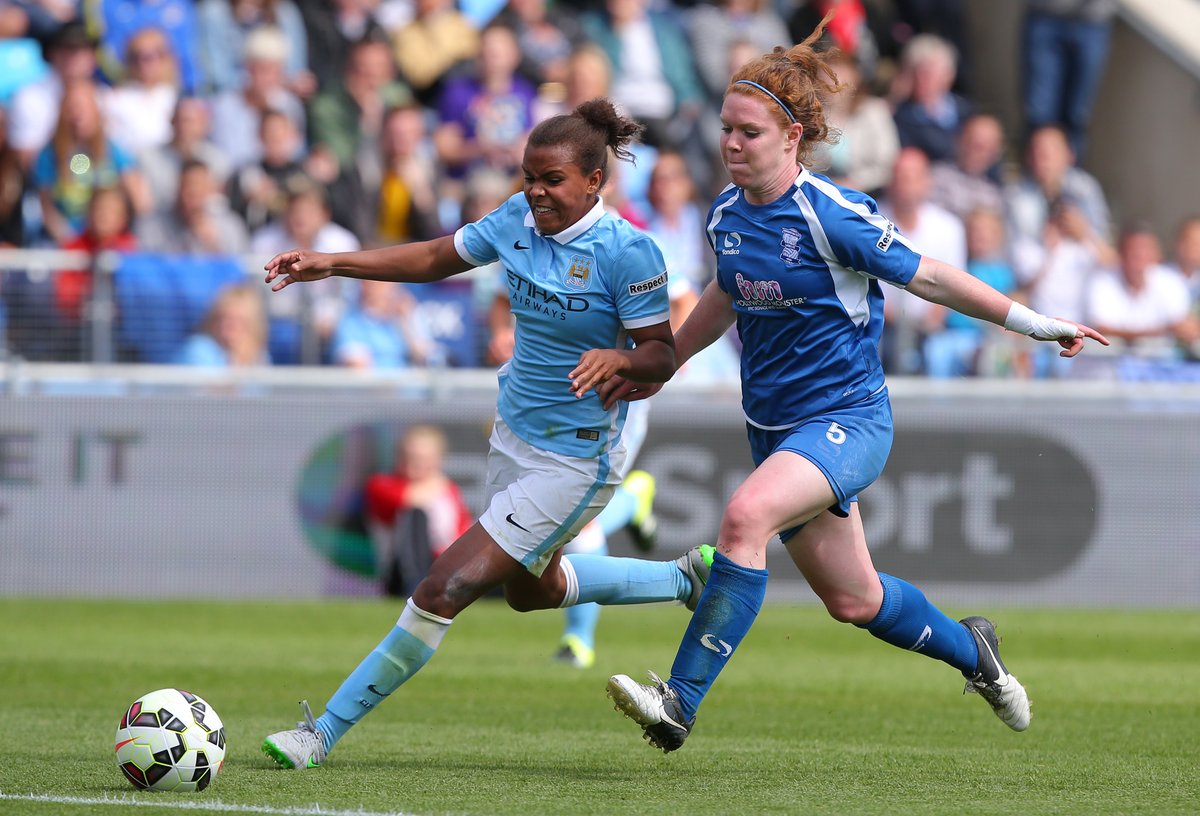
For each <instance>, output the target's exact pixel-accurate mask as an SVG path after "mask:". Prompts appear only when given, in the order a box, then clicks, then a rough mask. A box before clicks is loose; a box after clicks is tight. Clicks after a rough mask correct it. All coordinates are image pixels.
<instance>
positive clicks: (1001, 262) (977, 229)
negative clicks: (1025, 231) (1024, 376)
mask: <svg viewBox="0 0 1200 816" xmlns="http://www.w3.org/2000/svg"><path fill="white" fill-rule="evenodd" d="M965 227H966V240H967V266H966V269H967V271H968V272H969V273H971V275H973V276H974V277H976V278H978V279H979V280H981V281H983V282H984V283H986V284H987V285H989V286H991V287H992V288H993V289H995V290H996V291H998V292H1000V293H1002V294H1005V295H1008V296H1009V297H1013V296H1014V295H1015V294H1016V291H1017V277H1016V273H1015V272H1014V271H1013V268H1012V265H1011V264H1010V263H1009V262H1008V260H1007V258H1006V257H1005V251H1004V249H1005V247H1004V214H1003V212H1002V211H1001V210H998V209H992V210H988V209H979V210H974V211H972V212H970V213H968V214H967V218H966V222H965ZM933 312H934V313H933V314H932V315H931V320H930V324H931V326H932V325H937V326H938V327H937V328H936V329H935V330H933V331H931V332H930V334H929V335H928V336H927V337H926V338H925V349H924V351H925V366H926V372H927V373H928V374H929V376H930V377H935V378H943V379H944V378H948V377H965V376H969V375H974V374H979V373H981V371H980V369H981V364H982V361H981V359H980V358H981V356H982V353H983V351H984V347H985V343H988V342H989V341H990V343H991V345H992V346H999V345H1002V344H1003V343H1004V340H1003V338H1004V332H1003V331H1002V330H1000V329H999V328H998V327H996V326H994V325H992V324H991V323H987V322H986V321H983V320H977V319H975V318H972V317H967V316H966V315H964V314H962V313H961V312H956V311H954V310H953V309H947V308H945V307H944V306H935V307H933ZM1013 336H1015V335H1013ZM1002 353H1003V354H1004V356H1005V357H1006V358H1008V359H1010V360H1011V359H1014V354H1013V353H1010V351H1009V350H1008V349H1004V350H1003V352H1002ZM1000 356H1001V355H1000V354H998V353H994V354H993V355H992V357H993V361H992V362H991V365H990V366H989V370H988V371H987V373H989V374H995V373H998V371H999V370H1000V369H1001V367H1002V362H1001V360H999V359H998V358H999V357H1000ZM1004 367H1006V368H1011V367H1012V366H1004ZM1016 367H1017V368H1019V369H1020V370H1022V371H1023V370H1024V368H1022V367H1021V366H1020V365H1019V363H1018V365H1017V366H1016Z"/></svg>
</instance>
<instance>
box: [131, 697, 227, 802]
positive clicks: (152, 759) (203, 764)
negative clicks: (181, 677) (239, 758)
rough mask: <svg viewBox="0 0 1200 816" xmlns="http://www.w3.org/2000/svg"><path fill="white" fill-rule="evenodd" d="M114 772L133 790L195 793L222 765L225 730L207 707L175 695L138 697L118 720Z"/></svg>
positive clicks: (201, 702) (201, 703) (219, 719)
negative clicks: (123, 777) (127, 782)
mask: <svg viewBox="0 0 1200 816" xmlns="http://www.w3.org/2000/svg"><path fill="white" fill-rule="evenodd" d="M116 752H117V766H118V767H119V768H120V769H121V771H122V773H124V774H125V778H126V779H128V780H129V781H130V782H131V783H133V786H134V787H135V788H140V789H143V790H147V789H148V790H156V791H199V790H204V789H205V788H207V787H208V786H209V785H210V784H211V783H212V781H213V779H215V778H216V776H217V774H218V773H219V772H220V770H221V765H222V764H224V762H225V727H224V726H223V725H222V724H221V718H220V717H218V716H217V712H215V711H213V708H212V706H210V705H209V704H208V703H207V702H205V701H204V700H203V699H201V698H200V697H198V696H196V695H195V694H192V693H191V692H188V691H181V690H180V689H173V688H167V689H159V690H158V691H152V692H150V693H149V694H143V695H142V696H141V697H139V698H138V699H137V700H134V702H133V705H131V706H129V708H128V709H127V710H126V711H125V715H124V716H123V717H121V724H120V725H118V726H117V738H116Z"/></svg>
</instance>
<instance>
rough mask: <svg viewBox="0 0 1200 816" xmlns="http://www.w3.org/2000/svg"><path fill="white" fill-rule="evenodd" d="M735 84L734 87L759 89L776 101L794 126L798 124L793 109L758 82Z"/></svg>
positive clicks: (742, 80)
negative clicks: (747, 86)
mask: <svg viewBox="0 0 1200 816" xmlns="http://www.w3.org/2000/svg"><path fill="white" fill-rule="evenodd" d="M733 84H734V85H749V86H750V87H751V88H758V89H759V90H760V91H762V92H763V93H765V94H766V95H767V96H769V97H771V98H772V99H774V100H775V104H777V105H778V106H779V107H781V108H783V112H784V113H786V114H787V118H788V119H791V120H792V124H796V116H795V114H793V113H792V111H791V109H790V108H788V106H787V105H785V104H783V100H782V99H780V98H779V97H778V96H776V95H775V94H773V93H771V92H770V91H768V90H767V89H766V88H764V87H763V86H762V85H759V84H758V83H757V82H751V81H750V80H748V79H739V80H738V81H737V82H735V83H733Z"/></svg>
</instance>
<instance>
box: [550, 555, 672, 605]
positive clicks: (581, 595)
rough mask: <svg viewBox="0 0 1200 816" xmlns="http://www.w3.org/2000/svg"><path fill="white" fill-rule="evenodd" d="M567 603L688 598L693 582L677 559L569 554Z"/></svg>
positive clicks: (566, 562) (564, 562)
mask: <svg viewBox="0 0 1200 816" xmlns="http://www.w3.org/2000/svg"><path fill="white" fill-rule="evenodd" d="M562 566H563V572H564V573H565V574H566V576H567V597H566V598H565V599H564V600H563V603H562V605H563V606H573V605H575V604H585V603H590V602H593V601H594V602H596V603H601V604H606V605H610V606H612V605H619V604H640V603H653V602H655V601H685V600H687V599H688V597H689V596H690V595H691V594H692V582H691V581H690V580H689V579H688V577H687V576H686V575H684V574H683V570H681V569H679V567H678V566H676V564H675V562H674V561H643V560H642V559H640V558H613V557H612V556H608V555H591V554H588V555H568V556H565V557H564V558H563V560H562Z"/></svg>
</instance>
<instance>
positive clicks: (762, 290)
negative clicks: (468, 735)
mask: <svg viewBox="0 0 1200 816" xmlns="http://www.w3.org/2000/svg"><path fill="white" fill-rule="evenodd" d="M821 28H823V25H822V26H821ZM820 30H821V29H818V31H817V32H816V33H815V34H814V35H813V37H812V38H810V39H809V40H807V41H805V42H804V43H801V44H800V45H797V46H794V47H793V48H791V49H790V50H787V51H785V50H784V49H782V48H777V49H775V51H774V52H773V53H771V54H766V55H763V56H762V57H759V58H758V59H756V60H753V61H751V62H750V63H748V64H747V65H745V66H744V67H742V68H741V69H739V70H738V72H737V73H736V74H734V76H733V78H732V80H731V83H730V85H729V86H728V88H727V90H726V92H725V99H724V104H723V105H722V109H721V121H722V125H723V127H722V136H721V154H722V159H723V161H724V163H725V166H726V168H727V170H728V171H729V175H730V178H731V180H732V182H733V183H732V184H731V185H730V186H729V187H727V188H726V189H725V190H724V191H723V192H721V193H720V194H719V195H718V196H717V199H716V201H715V203H714V204H713V207H712V209H711V210H710V211H709V217H708V222H707V223H708V239H709V243H710V244H711V245H712V248H713V251H714V252H715V253H716V256H717V277H716V280H715V281H714V282H713V283H711V284H710V285H709V286H708V287H707V289H706V290H705V292H704V294H703V295H702V297H701V300H700V303H699V304H698V305H697V306H696V309H695V310H694V311H693V312H692V314H691V316H690V317H689V319H688V320H687V322H685V323H684V325H683V326H682V327H681V328H680V330H679V331H678V332H677V333H676V337H675V344H676V360H677V364H678V365H682V364H683V363H684V362H686V361H687V360H688V358H690V357H691V356H692V355H694V354H695V353H696V352H697V351H699V350H700V349H702V348H704V347H705V346H707V345H709V344H710V343H712V342H714V341H715V340H716V339H717V338H718V337H720V336H721V335H722V334H723V333H724V332H725V331H726V329H728V328H729V326H730V324H731V323H733V322H734V321H735V320H736V321H737V327H738V332H739V334H740V336H741V340H742V344H743V348H742V407H743V410H744V413H745V415H746V422H747V433H748V436H749V440H750V448H751V452H752V454H753V457H754V461H755V464H756V470H755V471H754V472H753V473H751V475H750V476H749V477H748V478H747V479H746V480H745V481H744V482H743V483H742V484H741V485H740V486H739V487H738V488H737V490H735V491H734V494H733V496H732V497H731V498H730V500H729V502H728V504H727V505H726V507H725V512H724V516H723V518H722V520H721V527H720V531H719V533H718V539H717V552H716V554H715V556H713V561H712V565H711V571H710V572H709V574H708V576H707V584H706V585H705V587H704V590H703V593H702V594H701V596H700V599H699V604H698V606H697V607H696V610H695V614H694V615H693V616H692V619H691V622H690V623H689V625H688V627H687V631H686V633H685V634H684V637H683V641H682V643H681V644H680V646H679V651H678V653H677V654H676V657H675V663H674V665H673V666H672V668H671V676H670V679H669V680H668V681H666V682H663V681H662V680H660V679H659V678H658V676H657V675H654V674H653V673H651V680H652V682H651V683H648V684H647V683H639V682H637V681H635V680H633V679H632V678H630V677H628V676H626V675H615V676H613V677H612V678H610V680H609V684H608V693H609V696H610V697H611V698H612V699H613V701H614V702H615V703H616V706H617V710H618V711H621V712H623V713H625V714H626V715H627V716H629V717H631V718H632V719H633V720H634V721H636V722H637V723H638V725H640V726H641V727H642V729H643V732H644V736H645V737H646V739H647V740H648V741H649V742H650V743H651V744H652V745H654V746H655V747H657V748H661V749H662V750H663V751H673V750H675V749H677V748H679V747H680V746H681V745H682V744H683V741H684V740H685V739H686V738H687V736H688V734H689V733H690V731H691V728H692V725H693V723H694V722H695V717H696V710H697V709H698V708H699V706H700V702H701V700H703V698H704V696H705V694H706V693H707V692H708V689H709V688H710V687H711V685H712V683H713V681H714V680H715V679H716V677H717V674H718V673H719V672H720V671H721V669H722V668H723V667H724V666H725V664H726V663H727V661H728V660H729V658H730V657H731V655H732V654H733V652H734V651H735V650H736V649H737V647H738V644H739V643H740V642H741V640H742V638H743V637H744V636H745V634H746V632H747V631H748V630H749V628H750V626H751V624H752V623H753V622H754V619H755V616H756V615H757V614H758V612H759V609H760V608H761V606H762V602H763V597H764V594H765V591H766V585H767V571H766V545H767V542H768V540H769V539H770V538H771V537H772V536H774V535H775V534H779V536H780V538H781V539H782V540H783V541H784V543H785V545H786V547H787V550H788V554H789V555H790V556H791V557H792V560H793V561H795V562H796V565H797V566H798V567H799V568H800V571H801V572H802V573H803V574H804V576H805V578H806V579H807V580H808V582H809V584H810V585H811V586H812V588H813V590H814V591H815V592H816V594H817V595H818V596H819V597H820V599H821V600H822V601H823V602H824V604H825V606H826V608H827V609H828V611H829V613H830V615H832V616H833V617H834V618H835V619H837V620H839V621H844V622H848V623H853V624H855V625H857V626H860V627H862V628H864V629H866V630H867V631H868V632H870V633H871V634H872V635H874V636H875V637H877V638H880V639H881V640H883V641H885V642H887V643H890V644H892V645H893V646H898V647H900V648H902V649H908V650H911V651H915V652H920V653H921V654H924V655H926V656H928V657H932V658H935V659H938V660H942V661H944V662H946V663H948V664H950V665H951V666H953V667H954V668H956V669H958V670H959V671H960V672H961V673H962V674H963V675H964V676H965V677H966V680H967V686H966V687H967V690H968V691H973V692H977V693H979V694H980V695H981V696H982V697H983V698H984V699H985V700H987V702H988V703H989V704H990V705H991V707H992V709H993V710H994V711H995V713H996V715H997V716H998V717H1000V719H1001V720H1002V721H1003V722H1004V723H1005V724H1007V725H1008V726H1009V727H1011V728H1013V729H1014V730H1017V731H1022V730H1024V729H1025V728H1027V727H1028V725H1029V699H1028V696H1027V695H1026V693H1025V689H1024V688H1023V687H1022V686H1021V684H1020V683H1019V682H1018V681H1017V679H1016V678H1015V677H1014V676H1013V675H1012V674H1011V673H1010V672H1009V671H1008V669H1007V668H1006V667H1005V666H1004V663H1003V662H1001V660H1000V656H999V653H998V650H997V643H998V639H997V637H996V633H995V628H994V626H993V624H992V623H991V622H990V621H988V620H987V619H985V618H982V617H969V618H966V619H964V620H962V621H955V620H953V619H951V618H949V617H947V616H946V615H945V614H943V613H942V612H941V611H940V610H939V609H938V608H937V607H935V606H934V605H933V604H932V603H930V602H929V601H928V600H927V599H926V597H925V595H924V594H923V593H922V592H921V591H920V590H919V589H917V587H915V586H913V585H912V584H909V583H907V582H905V581H903V580H901V579H899V578H896V577H894V576H891V575H886V574H883V573H879V572H877V571H876V570H875V567H874V566H873V564H872V562H871V555H870V553H869V552H868V550H867V544H866V540H865V537H864V533H863V525H862V520H861V518H860V516H859V512H858V506H857V503H856V501H855V499H856V495H857V494H858V493H859V492H860V491H862V490H863V489H865V488H866V487H867V486H868V485H870V484H871V483H872V482H873V481H875V479H876V478H878V476H879V474H880V472H881V471H882V469H883V465H884V462H885V461H886V460H887V456H888V452H889V451H890V449H891V444H892V415H891V408H890V406H889V403H888V394H887V388H886V387H885V385H884V379H883V371H882V368H881V366H880V361H879V338H880V334H881V330H882V322H883V297H882V294H881V291H880V286H879V281H880V280H883V281H885V282H887V283H889V284H891V285H894V286H900V287H904V288H905V289H907V290H908V291H910V292H912V293H914V294H916V295H918V296H920V297H922V298H925V299H926V300H929V301H932V302H934V303H939V304H942V305H945V306H948V307H950V308H952V309H955V310H957V311H959V312H962V313H964V314H967V315H969V316H971V317H977V318H981V319H984V320H988V321H990V322H992V323H997V324H1000V325H1003V326H1004V327H1005V328H1007V329H1009V330H1011V331H1016V332H1020V333H1022V334H1025V335H1028V336H1031V337H1033V338H1035V339H1038V340H1053V341H1057V342H1058V343H1059V344H1060V345H1061V346H1062V347H1063V351H1062V352H1060V353H1061V354H1062V355H1063V356H1073V355H1075V354H1076V353H1078V352H1079V351H1080V349H1081V348H1082V347H1083V344H1084V338H1086V337H1090V338H1093V339H1094V340H1097V341H1099V342H1101V343H1105V344H1107V342H1108V341H1107V340H1105V339H1104V337H1103V336H1102V335H1100V334H1098V333H1097V332H1096V331H1094V330H1093V329H1090V328H1088V327H1086V326H1082V325H1078V324H1075V323H1071V322H1068V321H1065V320H1056V319H1051V318H1048V317H1044V316H1042V315H1039V314H1037V313H1035V312H1033V311H1031V310H1029V309H1027V308H1026V307H1024V306H1021V305H1020V304H1017V303H1014V302H1013V301H1011V300H1010V299H1009V298H1008V297H1006V296H1004V295H1002V294H1000V293H999V292H997V291H996V290H994V289H992V288H991V287H989V286H987V285H986V284H984V283H983V282H981V281H979V280H977V279H975V278H973V277H971V276H970V275H968V274H967V273H966V272H963V271H961V270H959V269H956V268H954V267H952V266H950V265H948V264H945V263H942V262H940V261H937V260H934V259H933V258H929V257H923V256H921V255H920V254H918V253H917V252H916V251H914V249H913V248H912V247H911V246H910V244H909V243H908V241H907V240H906V239H905V238H904V237H903V236H902V235H900V234H899V233H898V232H897V231H896V228H895V226H894V225H893V224H892V223H890V222H889V221H888V220H887V219H885V218H883V217H882V216H880V215H879V214H878V212H877V210H876V207H875V202H874V201H872V200H871V199H870V198H869V197H867V196H866V195H863V194H862V193H859V192H856V191H854V190H849V189H846V188H844V187H839V186H838V185H836V184H834V183H832V182H831V181H829V179H827V178H825V177H823V176H819V175H816V174H814V173H812V172H810V171H809V170H807V169H806V168H805V167H804V164H803V162H804V160H805V159H806V158H807V157H808V155H809V154H810V151H811V150H812V148H813V147H814V146H815V145H816V144H818V143H819V142H821V141H825V140H827V139H828V134H829V131H828V129H827V127H826V123H825V118H824V114H823V112H822V108H821V102H820V96H819V94H820V93H822V92H824V93H833V92H836V91H837V88H836V79H835V78H834V76H833V75H832V74H831V72H830V71H829V68H828V67H827V65H826V63H825V61H824V58H823V57H822V55H821V54H818V53H817V52H815V51H814V50H813V49H812V47H811V43H812V42H813V41H814V40H815V38H816V37H817V36H819V34H820ZM660 387H661V386H660V385H656V384H648V385H637V384H633V383H621V382H620V378H617V379H614V380H613V381H612V382H610V383H608V384H607V385H605V386H604V387H603V388H602V393H603V394H604V396H605V399H606V402H607V403H611V402H612V401H613V400H615V399H618V398H630V399H637V398H642V397H646V396H650V395H652V394H653V393H655V392H656V391H657V390H658V389H659V388H660Z"/></svg>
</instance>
